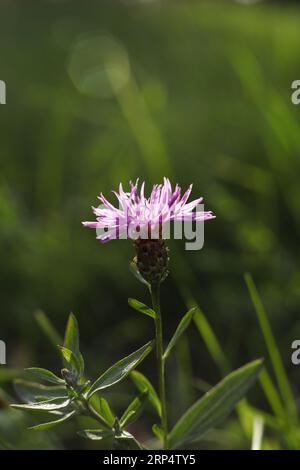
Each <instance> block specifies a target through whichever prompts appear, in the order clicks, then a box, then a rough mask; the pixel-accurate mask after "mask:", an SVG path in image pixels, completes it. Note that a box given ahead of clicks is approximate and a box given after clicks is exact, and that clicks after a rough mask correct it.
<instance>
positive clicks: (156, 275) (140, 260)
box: [133, 238, 169, 284]
mask: <svg viewBox="0 0 300 470" xmlns="http://www.w3.org/2000/svg"><path fill="white" fill-rule="evenodd" d="M134 247H135V250H136V256H135V258H134V260H133V261H134V263H135V264H136V266H137V269H138V271H139V273H140V274H141V276H142V277H143V278H144V279H145V280H146V281H147V282H149V284H160V283H161V282H163V281H164V280H165V279H166V277H167V276H168V273H169V272H168V265H169V248H168V247H167V245H166V242H165V240H163V239H161V238H160V239H141V238H139V239H138V240H136V241H135V242H134Z"/></svg>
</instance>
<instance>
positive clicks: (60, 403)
mask: <svg viewBox="0 0 300 470" xmlns="http://www.w3.org/2000/svg"><path fill="white" fill-rule="evenodd" d="M70 402H71V401H70V399H69V398H67V399H63V398H51V399H50V400H45V401H40V402H37V403H28V404H12V405H10V406H11V407H12V408H16V409H18V410H32V411H54V410H60V409H62V408H67V406H69V404H70Z"/></svg>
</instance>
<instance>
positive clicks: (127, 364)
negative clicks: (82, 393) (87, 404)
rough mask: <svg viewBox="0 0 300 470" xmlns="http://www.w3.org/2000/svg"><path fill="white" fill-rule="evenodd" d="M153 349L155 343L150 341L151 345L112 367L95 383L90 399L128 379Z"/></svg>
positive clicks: (148, 344) (145, 346) (90, 391)
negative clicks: (100, 391)
mask: <svg viewBox="0 0 300 470" xmlns="http://www.w3.org/2000/svg"><path fill="white" fill-rule="evenodd" d="M152 347H153V341H149V343H147V344H145V345H144V346H142V347H141V348H140V349H138V350H137V351H135V352H133V353H132V354H130V355H129V356H127V357H125V358H123V359H121V361H119V362H117V363H116V364H114V365H113V366H112V367H110V368H109V369H108V370H107V371H106V372H104V374H102V375H101V376H100V377H99V378H98V379H97V380H96V381H95V382H94V383H93V385H92V386H91V388H90V390H89V392H88V397H91V396H92V395H93V394H94V393H96V392H98V391H99V390H104V389H106V388H109V387H112V386H113V385H115V384H117V383H118V382H120V381H121V380H123V379H125V377H127V375H128V374H129V373H130V372H131V371H132V370H133V369H134V368H135V367H136V366H137V365H138V364H139V363H140V362H141V361H142V360H143V359H144V358H145V357H146V356H147V355H148V354H149V353H150V351H151V350H152Z"/></svg>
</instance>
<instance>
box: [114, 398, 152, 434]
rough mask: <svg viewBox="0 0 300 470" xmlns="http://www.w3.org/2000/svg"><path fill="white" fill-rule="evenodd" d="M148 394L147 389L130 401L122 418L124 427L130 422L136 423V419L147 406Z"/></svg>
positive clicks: (121, 421)
mask: <svg viewBox="0 0 300 470" xmlns="http://www.w3.org/2000/svg"><path fill="white" fill-rule="evenodd" d="M147 395H148V391H147V390H145V391H144V392H142V393H141V394H140V396H138V397H136V398H134V400H132V402H131V403H130V405H129V406H128V408H127V409H126V410H125V411H124V413H123V415H122V417H121V419H120V426H121V428H124V427H125V426H128V425H129V424H132V423H134V421H136V420H137V419H138V418H139V417H140V415H141V413H142V411H143V409H144V407H145V403H146V398H147Z"/></svg>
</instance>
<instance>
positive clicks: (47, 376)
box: [25, 367, 65, 385]
mask: <svg viewBox="0 0 300 470" xmlns="http://www.w3.org/2000/svg"><path fill="white" fill-rule="evenodd" d="M25 370H26V371H27V372H29V373H30V374H32V375H34V376H35V377H37V378H39V379H40V380H43V381H44V382H51V383H53V384H56V385H62V384H64V383H65V382H64V380H63V379H61V378H59V377H57V375H55V374H53V372H51V371H50V370H47V369H42V368H41V367H29V368H27V369H25Z"/></svg>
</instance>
